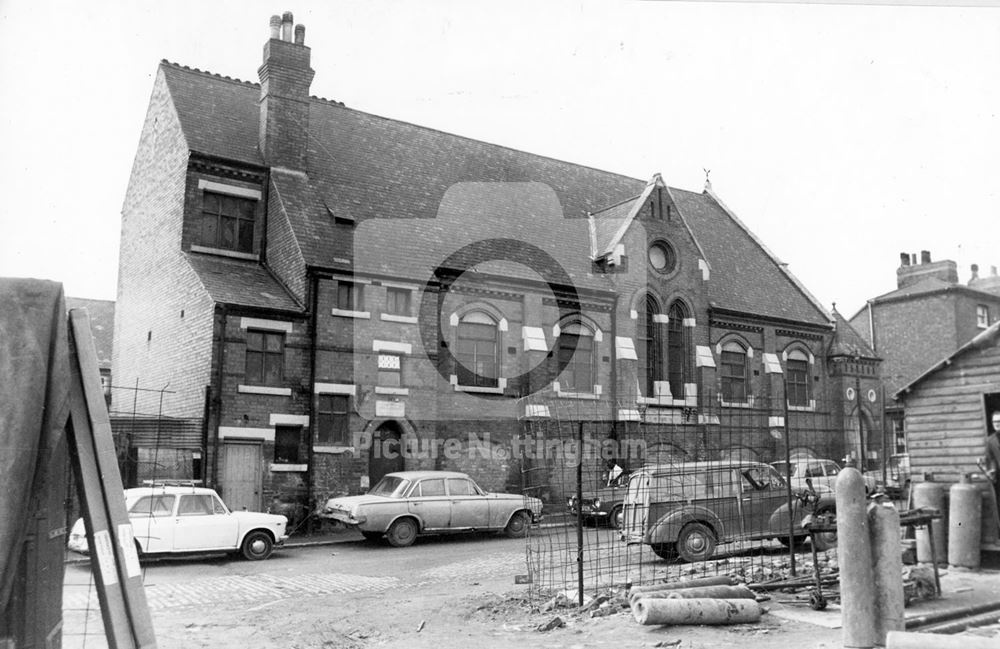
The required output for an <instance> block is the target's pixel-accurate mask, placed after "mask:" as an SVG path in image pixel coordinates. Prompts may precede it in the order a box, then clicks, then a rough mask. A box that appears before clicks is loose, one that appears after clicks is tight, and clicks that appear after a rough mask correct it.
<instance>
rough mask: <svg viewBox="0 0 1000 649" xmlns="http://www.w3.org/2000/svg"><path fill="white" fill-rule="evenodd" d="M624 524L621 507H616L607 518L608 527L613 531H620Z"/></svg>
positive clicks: (623, 514)
mask: <svg viewBox="0 0 1000 649" xmlns="http://www.w3.org/2000/svg"><path fill="white" fill-rule="evenodd" d="M624 522H625V513H624V512H623V511H622V506H621V505H618V506H617V507H615V508H614V509H612V510H611V515H610V516H608V526H609V527H611V529H613V530H620V529H621V528H622V524H623V523H624Z"/></svg>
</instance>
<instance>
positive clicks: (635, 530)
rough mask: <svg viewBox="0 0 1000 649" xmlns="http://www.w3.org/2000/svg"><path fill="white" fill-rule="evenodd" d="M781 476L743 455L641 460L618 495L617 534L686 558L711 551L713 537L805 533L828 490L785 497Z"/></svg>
mask: <svg viewBox="0 0 1000 649" xmlns="http://www.w3.org/2000/svg"><path fill="white" fill-rule="evenodd" d="M788 498H789V496H788V487H787V485H786V483H785V479H784V478H782V477H781V475H779V474H778V472H777V471H776V470H775V469H774V467H771V466H769V465H767V464H763V463H760V462H750V461H744V460H722V461H714V462H680V463H676V464H665V465H652V466H645V467H643V468H641V469H638V470H636V471H634V472H633V473H632V475H631V477H630V479H629V483H628V488H627V490H626V492H625V500H624V521H623V528H622V539H623V540H625V541H627V542H630V543H645V544H647V545H649V546H650V547H652V549H653V552H655V553H656V554H657V556H660V557H662V558H664V559H674V558H676V557H677V556H680V557H681V558H683V559H685V560H687V561H704V560H706V559H709V558H711V557H712V555H713V554H714V552H715V548H716V546H717V545H718V544H720V543H731V542H734V541H753V540H764V539H775V538H776V539H778V540H779V541H781V542H782V543H784V544H786V545H787V544H788V542H789V511H790V510H791V516H792V520H793V521H794V526H793V528H792V542H793V543H794V544H796V545H798V544H800V543H802V542H803V541H805V539H806V538H807V533H806V531H805V530H804V529H803V528H802V522H803V520H802V519H803V518H805V516H806V515H808V514H816V515H823V514H827V513H831V512H833V511H835V507H836V502H835V499H834V497H833V495H832V494H829V493H824V494H819V495H818V496H816V497H815V498H816V499H815V500H813V501H812V503H813V504H812V505H811V506H810V507H808V508H807V507H806V505H805V504H804V503H805V502H806V500H805V499H804V498H800V497H796V496H794V495H793V496H792V499H791V508H789V502H788ZM815 541H816V545H817V549H823V550H825V549H827V548H829V547H832V546H833V545H834V544H835V543H836V535H835V534H824V535H817V538H816V539H815Z"/></svg>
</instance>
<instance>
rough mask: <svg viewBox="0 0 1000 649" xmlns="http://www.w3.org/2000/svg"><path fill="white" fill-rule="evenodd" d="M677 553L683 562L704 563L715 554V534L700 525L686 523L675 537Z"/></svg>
mask: <svg viewBox="0 0 1000 649" xmlns="http://www.w3.org/2000/svg"><path fill="white" fill-rule="evenodd" d="M677 552H678V553H679V554H680V555H681V558H682V559H684V560H685V561H689V562H692V563H693V562H695V561H706V560H708V559H711V558H712V555H713V554H714V553H715V534H713V533H712V530H710V529H709V528H708V527H706V526H705V525H703V524H701V523H688V524H687V525H685V526H684V527H682V528H681V533H680V534H678V535H677Z"/></svg>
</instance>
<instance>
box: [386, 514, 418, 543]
mask: <svg viewBox="0 0 1000 649" xmlns="http://www.w3.org/2000/svg"><path fill="white" fill-rule="evenodd" d="M385 538H387V539H388V540H389V545H391V546H392V547H394V548H404V547H406V546H408V545H413V542H414V541H415V540H416V539H417V522H416V521H414V520H413V519H412V518H400V519H399V520H397V521H396V522H395V523H393V524H392V526H390V527H389V531H388V532H386V534H385Z"/></svg>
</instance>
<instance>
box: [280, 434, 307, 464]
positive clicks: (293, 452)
mask: <svg viewBox="0 0 1000 649" xmlns="http://www.w3.org/2000/svg"><path fill="white" fill-rule="evenodd" d="M301 440H302V427H301V426H276V427H275V429H274V463H275V464H301V463H302V462H301V460H300V459H299V458H300V442H301Z"/></svg>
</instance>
